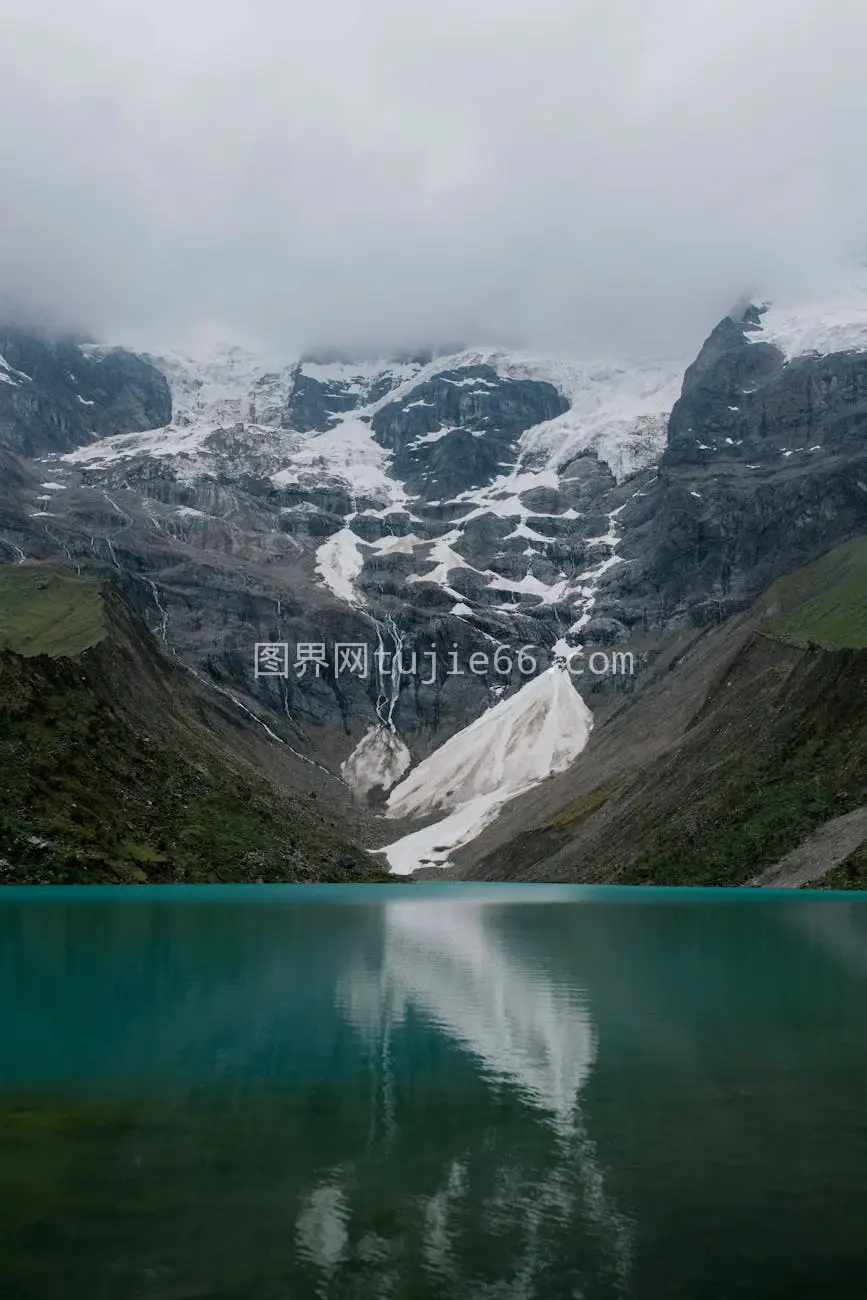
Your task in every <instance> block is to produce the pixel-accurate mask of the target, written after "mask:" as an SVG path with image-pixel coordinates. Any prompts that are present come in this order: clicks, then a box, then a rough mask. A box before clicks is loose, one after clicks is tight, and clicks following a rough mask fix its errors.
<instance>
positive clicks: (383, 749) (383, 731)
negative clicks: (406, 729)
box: [340, 726, 412, 798]
mask: <svg viewBox="0 0 867 1300" xmlns="http://www.w3.org/2000/svg"><path fill="white" fill-rule="evenodd" d="M411 761H412V760H411V758H410V753H409V750H408V749H407V747H406V745H405V744H404V743H403V741H402V740H401V738H400V736H399V735H398V734H397V732H396V731H394V730H393V729H392V728H391V727H383V726H379V727H372V728H371V729H370V731H368V732H367V733H366V735H365V736H364V737H363V738H362V739H361V740H360V741H359V743H358V744H357V745H356V747H355V749H354V750H353V751H352V753H351V754H350V755H349V758H347V760H346V762H345V763H343V765H342V766H341V768H340V774H341V776H342V777H343V779H344V781H345V782H346V784H347V785H348V786H349V787H350V789H351V790H353V791H354V792H355V794H357V795H359V796H361V797H362V798H363V797H364V796H365V795H367V794H369V793H370V792H371V790H376V789H377V788H381V789H383V790H390V789H391V787H392V786H393V785H394V783H395V782H396V781H399V780H400V778H401V777H402V776H403V774H404V772H405V771H406V770H407V768H408V767H409V765H410V763H411Z"/></svg>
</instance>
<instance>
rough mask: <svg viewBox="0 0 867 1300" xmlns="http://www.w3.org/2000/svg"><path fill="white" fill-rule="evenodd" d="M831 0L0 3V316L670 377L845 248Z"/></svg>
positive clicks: (862, 199)
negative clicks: (539, 361) (725, 325)
mask: <svg viewBox="0 0 867 1300" xmlns="http://www.w3.org/2000/svg"><path fill="white" fill-rule="evenodd" d="M865 49H867V8H865V6H864V5H863V2H862V0H595V2H594V3H592V4H591V3H587V2H586V0H434V2H433V3H420V2H419V0H305V2H303V3H302V2H300V0H77V2H76V3H72V0H25V2H24V3H23V4H22V3H18V2H17V0H0V291H4V290H5V292H6V293H7V294H9V295H12V296H13V297H15V298H16V299H17V300H18V301H19V302H22V303H24V304H26V305H27V306H28V307H29V308H30V309H31V310H34V311H38V312H40V313H43V314H50V315H52V316H53V317H55V318H56V319H63V320H67V321H77V322H79V323H81V324H83V325H85V326H87V327H89V328H90V329H91V330H92V331H93V332H94V333H96V334H97V335H98V336H100V337H110V338H117V339H125V340H132V341H141V342H144V343H149V344H151V345H153V344H162V345H163V346H166V345H168V346H183V345H184V344H185V343H188V342H189V341H190V340H191V339H192V338H193V337H198V336H201V335H205V334H210V335H222V336H227V337H228V336H232V337H236V338H238V339H239V340H242V341H244V340H247V341H253V340H256V339H258V340H261V341H262V342H264V343H266V344H269V345H273V347H274V348H276V349H279V350H281V351H285V352H286V354H287V355H289V354H292V355H294V354H295V353H296V352H297V351H298V350H300V349H303V348H305V347H307V346H310V345H318V344H324V343H346V344H349V345H355V346H359V345H362V346H363V345H367V346H371V347H375V346H378V345H383V344H385V345H389V344H397V343H400V342H403V341H405V342H406V343H407V344H416V343H418V342H419V341H422V340H431V341H436V340H438V339H439V340H443V339H466V340H467V341H469V342H484V341H496V340H497V339H499V338H514V339H515V340H516V341H520V342H523V343H525V344H527V345H529V346H532V347H536V348H541V349H551V350H555V349H556V350H559V351H571V352H572V353H576V354H579V355H591V354H592V355H605V354H608V355H611V354H617V353H619V354H621V355H622V354H625V353H630V352H635V353H637V352H640V353H645V354H647V353H651V354H659V355H662V354H673V353H677V354H679V353H681V352H684V353H686V354H689V353H692V352H694V351H695V348H696V345H697V341H699V342H700V340H701V338H703V337H704V335H705V334H706V333H707V332H708V329H709V328H710V327H711V326H712V325H713V323H714V322H715V320H716V319H717V318H718V317H719V316H720V315H721V314H723V313H724V312H725V311H726V310H728V308H729V307H730V306H731V305H732V303H733V302H734V301H735V300H736V299H737V298H738V297H739V296H740V295H742V294H745V293H765V294H771V293H773V294H777V295H779V294H781V293H784V294H794V293H797V292H799V291H801V290H803V291H805V292H806V291H808V290H809V289H810V288H811V287H812V285H813V283H814V282H816V281H819V280H821V279H822V277H823V276H824V275H825V274H826V273H827V272H828V269H829V266H830V265H831V264H832V263H834V261H835V260H837V259H839V258H845V257H849V256H862V255H863V252H864V246H863V245H862V244H861V243H859V241H862V240H864V239H865V234H867V222H865V218H867V175H865V168H864V157H865V152H867V151H865V143H867V139H865V137H867V129H865V123H867V85H865V78H864V66H865Z"/></svg>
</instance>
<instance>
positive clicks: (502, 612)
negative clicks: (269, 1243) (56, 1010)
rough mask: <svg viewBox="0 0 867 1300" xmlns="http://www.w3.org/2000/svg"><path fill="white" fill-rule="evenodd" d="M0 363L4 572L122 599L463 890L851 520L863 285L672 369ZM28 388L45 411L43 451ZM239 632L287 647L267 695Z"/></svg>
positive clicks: (548, 364)
mask: <svg viewBox="0 0 867 1300" xmlns="http://www.w3.org/2000/svg"><path fill="white" fill-rule="evenodd" d="M28 347H29V348H30V351H28V350H27V348H28ZM40 349H42V350H41V351H40ZM70 349H71V350H72V353H76V356H75V357H73V359H72V360H70V356H71V352H70ZM0 356H2V357H3V358H4V361H3V365H2V368H0V373H2V375H5V376H6V382H5V383H4V384H3V385H0V387H2V388H3V389H4V390H8V393H6V394H5V400H6V402H7V408H6V409H7V410H8V411H12V414H11V415H7V417H6V422H5V424H4V423H0V459H2V477H0V512H2V513H0V524H2V527H0V547H2V548H3V549H4V550H5V557H6V559H7V561H8V562H9V563H10V564H12V565H16V564H21V563H25V564H27V563H29V562H31V561H33V560H48V559H51V560H61V561H63V562H65V563H66V564H67V565H68V566H71V567H72V569H74V570H76V571H77V572H79V573H80V574H82V575H94V576H97V577H99V578H101V579H111V580H112V582H113V583H114V584H115V586H116V587H117V589H118V591H119V592H120V593H121V595H122V597H123V599H124V600H125V601H126V603H127V604H128V605H129V606H130V607H131V609H133V610H134V611H135V612H136V614H137V615H138V616H139V617H140V618H141V619H142V620H144V621H145V622H146V623H147V624H148V626H149V627H150V629H151V631H152V633H153V634H154V636H155V638H156V640H157V641H158V643H159V644H160V647H161V649H162V650H163V651H164V652H166V653H168V655H169V656H170V657H172V658H174V659H175V660H176V661H177V662H178V663H179V665H182V666H184V667H185V668H186V669H187V670H189V673H197V674H199V675H200V677H201V678H202V679H204V680H206V681H208V682H210V683H211V684H212V685H213V686H214V687H216V688H217V689H218V690H219V691H222V692H224V693H225V694H224V699H226V700H227V701H231V704H232V707H234V708H235V709H236V710H237V711H238V713H239V715H240V716H241V717H243V718H245V719H246V721H247V722H249V721H250V715H251V714H252V715H253V717H254V718H255V719H258V720H259V722H260V723H261V724H262V726H263V727H266V728H267V729H268V730H270V731H272V732H273V733H274V735H275V736H277V737H278V738H279V739H280V740H281V741H283V742H284V744H285V745H286V746H288V747H290V749H292V750H294V751H295V752H296V753H297V754H299V755H303V757H304V758H306V759H308V760H311V761H312V762H315V763H319V764H321V765H322V767H324V768H326V769H327V770H328V771H329V772H330V773H331V774H332V775H333V777H334V778H335V784H336V786H337V788H338V789H340V790H341V791H342V794H343V796H345V795H347V794H349V793H350V792H351V793H352V794H353V795H354V797H355V799H356V801H357V802H358V803H359V804H360V805H361V806H364V805H367V806H368V807H369V809H370V810H371V811H372V812H373V813H374V814H375V815H376V817H377V819H378V820H377V821H376V822H375V825H376V826H377V827H378V830H377V831H375V832H374V835H375V836H378V838H379V843H380V846H384V845H388V846H389V847H388V849H387V851H386V856H387V860H388V862H390V863H391V864H392V866H395V864H397V869H399V870H401V871H410V870H412V869H413V867H414V866H415V867H419V866H423V865H425V864H430V863H436V864H437V865H438V866H439V867H442V866H443V865H445V864H448V863H449V862H451V861H464V858H462V856H461V854H462V853H464V854H467V855H468V856H467V857H466V862H467V863H468V864H469V865H468V867H467V869H471V868H472V869H473V870H475V867H474V866H472V864H473V863H475V862H477V860H478V856H479V852H478V851H477V850H479V845H485V844H491V843H494V842H498V840H497V836H498V831H497V827H498V826H503V827H507V826H512V825H513V824H514V823H513V820H512V815H511V812H510V811H509V808H508V804H509V800H510V799H514V798H516V797H517V798H518V803H517V805H516V807H521V808H530V809H533V808H534V804H533V800H534V798H538V799H539V800H540V801H541V803H540V807H541V806H542V805H543V804H544V806H545V807H548V803H549V799H548V791H549V788H551V789H555V788H556V789H560V788H561V785H563V784H564V783H565V785H568V783H569V781H570V779H571V773H572V772H575V773H581V772H582V771H583V769H584V767H585V766H586V764H587V762H589V760H590V756H591V754H593V753H594V752H597V746H599V745H602V744H603V742H604V738H605V736H606V735H609V734H622V735H623V737H624V744H626V745H627V746H631V745H632V744H633V739H634V737H633V736H632V734H631V733H629V734H627V733H626V732H622V733H621V732H618V731H617V728H623V727H626V726H627V723H626V721H624V720H625V719H627V718H628V717H632V718H634V719H638V720H640V718H641V717H643V716H644V715H643V714H641V712H640V710H639V702H640V699H641V697H642V696H643V695H644V694H645V691H650V690H651V688H653V689H655V688H656V685H657V684H658V683H661V682H662V681H664V680H666V679H667V677H668V676H669V675H670V676H671V678H672V680H674V679H675V678H677V679H678V680H681V679H682V680H684V681H685V680H686V678H687V677H688V676H689V673H688V671H687V669H688V664H689V662H690V658H689V656H690V655H693V654H698V649H697V647H698V645H699V644H700V643H701V644H704V643H705V641H706V642H707V644H708V645H710V644H711V643H712V642H713V644H720V645H721V644H723V642H724V641H725V639H726V638H727V637H728V636H729V635H731V633H730V631H729V630H727V629H730V627H731V626H732V625H733V624H734V623H736V622H738V620H741V621H742V622H743V621H745V623H749V620H750V618H751V617H752V615H751V614H750V613H749V611H750V610H751V609H753V607H754V606H755V602H756V601H757V600H758V599H759V597H760V596H761V595H762V593H763V592H765V591H767V590H768V588H769V587H771V585H772V584H773V583H775V582H776V581H777V580H778V579H780V578H782V577H784V576H785V575H786V574H791V573H793V572H794V571H796V570H798V569H799V568H801V567H803V566H804V565H808V564H810V563H811V562H812V561H814V560H816V559H817V558H818V557H820V556H822V555H823V554H825V553H827V552H830V551H831V550H832V549H833V548H835V547H837V546H839V545H840V544H841V543H844V542H845V541H847V539H850V538H853V537H857V536H858V535H860V534H862V533H864V532H867V441H865V437H864V431H865V427H867V425H865V420H867V272H865V271H864V270H863V269H859V270H858V271H857V272H855V273H854V275H853V276H852V277H850V279H849V280H847V281H846V282H845V283H843V284H841V285H840V286H839V287H836V288H834V289H833V291H829V292H828V293H827V294H826V295H824V296H823V298H822V299H821V300H820V301H818V302H815V303H811V302H808V303H806V304H793V305H787V304H766V303H761V302H758V303H754V304H751V305H749V306H747V307H746V308H739V309H738V310H737V311H736V312H734V313H733V314H732V315H731V316H728V317H726V318H724V319H723V320H722V321H720V322H719V323H718V324H717V325H716V326H715V327H714V328H713V329H712V330H711V332H710V334H709V336H708V338H707V340H706V341H705V343H704V344H703V345H702V346H701V347H700V348H699V349H698V350H697V355H696V356H695V359H694V360H692V361H691V362H690V361H689V358H668V359H665V358H663V359H661V360H647V359H639V360H634V359H633V360H623V359H618V360H614V361H608V360H606V361H580V360H563V359H557V358H553V359H552V358H543V357H537V356H530V355H525V354H518V353H515V352H510V351H505V350H503V349H497V348H462V349H458V350H449V351H443V352H441V353H440V352H436V351H430V352H428V353H422V354H414V355H401V356H391V357H385V358H379V359H377V358H358V357H351V356H346V355H341V354H338V353H335V354H331V355H329V354H324V353H318V354H315V355H313V354H311V355H308V356H304V357H302V358H300V359H298V360H295V359H289V360H288V361H287V360H278V361H276V362H275V361H274V360H273V359H271V358H266V357H258V356H256V355H254V354H253V353H251V352H249V351H246V350H244V349H242V348H239V347H233V346H227V347H223V348H218V349H215V350H214V351H213V352H211V353H210V354H208V355H207V356H200V357H186V356H180V355H177V354H174V353H164V354H157V353H146V354H135V353H132V352H128V351H125V350H123V349H117V348H112V347H107V346H98V345H96V344H94V343H76V342H70V341H68V340H67V341H63V342H62V343H46V342H45V341H44V340H38V339H36V340H32V341H31V342H30V343H27V342H26V340H24V339H23V336H22V335H21V334H20V332H19V334H17V335H15V336H14V337H12V336H11V335H9V334H8V333H7V334H6V335H2V334H0ZM34 358H38V360H39V365H38V366H37V365H36V363H35V360H34ZM28 366H29V369H28ZM103 368H104V369H103ZM100 374H104V379H102V380H101V381H99V382H98V378H97V377H98V376H99V375H100ZM37 380H38V383H39V386H40V387H39V390H40V393H42V394H45V395H46V396H45V397H44V400H45V401H49V402H50V401H51V400H56V401H57V403H58V405H60V399H61V397H62V398H63V402H64V403H66V404H65V405H63V407H62V413H61V414H58V416H57V418H56V419H55V420H54V421H53V422H52V421H47V422H46V424H45V429H44V431H43V432H42V433H40V428H42V426H41V425H40V424H39V422H38V420H37V421H36V423H35V424H34V422H33V420H34V418H35V417H31V416H28V415H27V411H28V410H30V407H29V406H28V404H27V403H28V401H29V387H30V385H32V384H34V383H36V382H37ZM99 383H101V387H100V386H99ZM166 391H168V393H169V394H170V409H169V410H167V409H166V405H165V392H166ZM9 394H11V396H9ZM52 394H57V395H58V396H57V397H56V399H54V398H52ZM70 394H71V396H70ZM67 398H68V399H69V400H68V401H67ZM0 400H2V395H0ZM12 402H14V403H15V406H14V409H13V407H12V406H10V405H9V403H12ZM73 402H74V407H73ZM91 404H92V405H91ZM67 408H69V409H70V410H73V409H74V411H75V415H76V417H77V418H76V420H75V421H73V420H72V419H71V416H70V417H68V418H67ZM2 409H4V408H2V407H0V410H2ZM157 409H158V410H159V418H158V419H155V418H154V415H155V413H156V411H157ZM82 412H84V416H83V417H82V414H81V413H82ZM91 412H92V413H93V414H92V418H91V416H90V413H91ZM28 420H29V421H30V423H28V422H27V421H28ZM148 425H150V427H147V426H148ZM58 428H61V429H62V437H61V436H60V434H58V433H57V429H58ZM738 625H739V626H740V623H738ZM717 633H718V634H719V640H718V641H716V642H714V641H713V637H714V636H716V635H717ZM712 634H713V635H712ZM257 643H269V644H274V645H277V646H287V647H288V650H287V651H286V652H285V654H286V658H285V659H284V658H283V653H284V652H280V653H278V654H277V659H274V658H273V657H272V659H271V661H270V662H271V664H272V666H273V664H274V663H276V662H280V663H281V664H282V665H283V666H282V668H281V669H280V672H279V674H278V675H271V676H268V675H257V673H256V671H255V668H254V647H255V646H256V645H257ZM338 644H345V645H349V646H355V647H357V648H358V649H359V650H360V649H361V648H363V649H364V651H365V654H366V659H367V663H366V668H367V672H366V675H364V676H362V675H361V673H360V666H361V661H360V659H358V658H356V661H355V662H356V667H357V668H358V669H359V671H353V669H352V667H351V661H350V660H347V659H346V658H344V664H343V668H342V670H340V671H338V666H337V663H336V658H335V656H336V647H337V645H338ZM594 653H595V656H596V659H597V660H600V661H601V662H602V664H603V669H602V670H601V671H599V672H596V671H595V670H591V666H592V664H593V662H594V659H593V656H594ZM701 653H702V654H704V653H705V652H704V651H702V652H701ZM707 654H708V656H709V658H710V659H712V658H713V652H712V651H711V650H708V651H707ZM684 656H686V658H685V657H684ZM317 658H320V659H322V660H323V662H321V663H320V664H319V666H318V667H317V666H316V664H315V659H317ZM304 660H306V662H303V661H304ZM618 664H619V665H620V669H619V670H618ZM471 665H473V666H471ZM259 667H260V668H261V664H260V665H259ZM564 671H565V672H566V676H565V677H564V676H563V673H564ZM684 689H685V690H686V689H687V688H686V687H685V688H684ZM579 692H580V694H579ZM647 707H650V706H647ZM630 710H631V713H630ZM585 711H586V713H585ZM558 716H559V718H560V720H561V721H560V724H557V723H556V722H555V721H552V720H551V719H553V718H555V717H558ZM632 725H633V724H632V723H629V726H632ZM634 725H635V726H639V725H640V723H639V721H636V722H635V723H634ZM641 725H643V724H641ZM501 727H502V728H503V730H502V731H501V730H500V728H501ZM663 730H664V731H665V732H666V734H669V733H670V729H667V724H666V728H663ZM670 734H671V735H673V734H674V733H673V732H671V733H670ZM678 734H679V733H678ZM588 737H590V744H589V747H588V748H587V753H586V756H585V755H583V754H582V751H583V750H584V747H585V744H586V742H587V738H588ZM642 743H643V742H642ZM504 744H505V749H504V748H503V745H504ZM640 748H641V745H639V749H640ZM641 752H642V754H643V753H644V750H642V751H641ZM498 753H499V754H500V757H499V758H498V757H497V754H498ZM489 760H490V761H489ZM564 767H568V769H569V771H568V772H567V773H566V774H565V775H558V773H562V771H563V768H564ZM549 777H550V778H551V780H548V778H549ZM576 779H577V778H576ZM583 779H584V778H583V777H581V778H580V780H581V781H583ZM528 786H530V787H534V788H535V790H536V794H535V795H534V794H533V793H532V792H531V793H527V787H528ZM527 801H529V803H528V802H527ZM530 820H531V822H532V821H533V820H534V816H533V814H532V812H531V814H530ZM526 826H527V823H526V822H524V824H523V825H522V826H521V829H522V830H526ZM485 827H487V829H486V830H484V834H483V836H482V839H481V840H480V841H478V844H477V845H476V847H475V848H474V849H471V850H467V849H466V846H467V845H468V844H470V843H472V841H473V840H475V839H476V837H477V836H478V835H479V834H480V832H482V830H483V828H485ZM492 836H493V839H491V838H490V837H492ZM479 851H480V850H479ZM455 855H457V857H456V856H455ZM504 869H505V868H504ZM510 869H511V868H510ZM515 869H516V870H518V869H519V868H518V866H517V865H516V867H515ZM570 869H571V868H570Z"/></svg>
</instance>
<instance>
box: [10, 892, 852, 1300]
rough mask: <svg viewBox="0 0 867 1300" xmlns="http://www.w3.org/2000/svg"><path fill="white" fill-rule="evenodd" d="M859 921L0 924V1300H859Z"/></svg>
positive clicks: (370, 918)
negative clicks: (633, 1299) (318, 1299)
mask: <svg viewBox="0 0 867 1300" xmlns="http://www.w3.org/2000/svg"><path fill="white" fill-rule="evenodd" d="M865 1225H867V899H860V898H857V897H854V896H852V895H846V896H839V895H836V896H835V895H832V894H813V893H803V892H801V893H796V892H788V893H786V894H776V893H765V892H762V891H726V890H722V891H704V890H698V891H680V890H622V889H620V890H618V889H588V888H580V887H575V888H570V887H555V886H531V887H508V886H478V887H476V886H460V885H450V884H440V883H434V884H430V885H418V884H417V885H413V886H409V887H405V886H388V885H386V886H379V887H377V886H355V887H349V888H341V887H329V886H320V887H315V886H313V887H309V888H308V887H298V886H288V887H285V888H269V887H253V888H249V889H248V888H245V887H226V888H222V887H215V886H206V887H204V888H198V889H197V888H183V887H172V888H167V889H159V888H153V887H149V888H145V889H130V888H119V889H99V888H93V889H79V890H62V889H57V890H54V889H31V890H16V889H6V890H3V891H0V1297H2V1300H49V1298H50V1300H55V1298H57V1300H206V1298H209V1300H306V1298H307V1297H311V1298H313V1297H325V1298H330V1297H334V1298H335V1300H343V1298H344V1297H346V1300H350V1298H351V1300H355V1298H358V1300H363V1298H368V1297H369V1298H370V1300H388V1298H389V1297H393V1298H394V1300H434V1298H436V1300H440V1298H441V1300H462V1298H464V1297H467V1298H470V1297H472V1298H474V1297H482V1298H484V1300H567V1298H568V1300H577V1298H578V1297H581V1298H582V1300H596V1298H597V1297H600V1298H601V1297H636V1298H638V1300H657V1298H660V1300H661V1298H662V1297H666V1298H668V1297H675V1298H680V1297H682V1298H683V1300H771V1297H774V1298H779V1300H782V1298H783V1297H786V1298H788V1297H804V1300H806V1298H807V1297H810V1298H811V1300H812V1298H813V1297H822V1300H843V1298H844V1297H845V1300H850V1297H851V1300H855V1297H860V1296H863V1295H867V1230H865Z"/></svg>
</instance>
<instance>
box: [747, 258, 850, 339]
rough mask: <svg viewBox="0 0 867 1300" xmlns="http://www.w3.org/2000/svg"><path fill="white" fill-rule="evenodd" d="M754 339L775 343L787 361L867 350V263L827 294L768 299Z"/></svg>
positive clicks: (752, 330) (752, 331)
mask: <svg viewBox="0 0 867 1300" xmlns="http://www.w3.org/2000/svg"><path fill="white" fill-rule="evenodd" d="M747 337H748V338H749V339H750V341H751V342H755V343H758V342H761V343H771V344H773V345H774V347H777V348H779V350H780V351H781V352H782V353H783V355H784V356H785V357H786V359H787V360H792V359H793V358H795V357H800V356H807V355H810V354H819V355H822V356H827V355H830V354H832V353H836V352H865V351H867V266H863V265H862V266H860V267H858V268H856V269H855V270H854V271H853V272H851V273H850V274H848V275H846V276H841V277H839V278H838V279H837V280H836V282H835V283H833V284H832V285H831V286H830V287H829V288H828V289H827V290H826V291H825V292H824V293H822V294H816V295H813V296H811V297H808V298H807V299H806V300H803V301H796V302H786V301H779V302H765V303H763V304H761V306H760V307H759V323H758V325H757V326H753V327H749V330H748V334H747Z"/></svg>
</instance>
